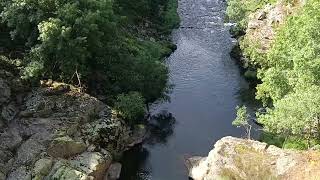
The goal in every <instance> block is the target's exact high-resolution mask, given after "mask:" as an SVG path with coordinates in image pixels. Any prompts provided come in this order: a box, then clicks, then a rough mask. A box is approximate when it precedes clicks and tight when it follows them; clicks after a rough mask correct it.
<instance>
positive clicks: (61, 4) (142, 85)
mask: <svg viewBox="0 0 320 180" xmlns="http://www.w3.org/2000/svg"><path fill="white" fill-rule="evenodd" d="M176 7H177V2H176V1H175V0H174V1H173V0H157V1H156V2H155V1H151V0H133V1H123V0H116V1H110V0H70V1H66V0H46V1H45V0H40V1H37V0H16V1H11V0H4V1H1V2H0V8H1V9H3V11H2V12H1V15H0V18H1V21H2V23H3V24H1V29H2V26H5V27H4V28H5V29H6V30H7V31H10V34H11V38H13V39H14V40H16V41H20V44H24V49H25V50H26V52H27V53H26V55H25V56H24V60H23V64H24V65H25V68H24V69H23V73H22V75H23V77H24V78H25V79H34V80H38V79H41V78H52V79H54V80H60V81H65V82H69V83H70V82H71V83H74V84H77V83H78V82H79V81H78V79H80V81H81V84H84V85H85V87H86V88H87V89H88V90H89V91H91V92H92V91H93V93H95V94H107V95H108V98H109V100H111V102H113V101H114V100H115V99H114V98H115V97H116V96H117V95H118V94H122V93H129V92H131V91H137V92H139V93H140V94H141V95H142V96H143V98H145V99H146V101H147V102H148V103H149V102H152V101H154V100H156V99H157V98H159V97H160V98H163V97H165V93H166V92H167V80H168V69H167V67H166V65H165V64H164V62H163V59H164V57H165V56H167V55H168V54H170V53H171V52H172V48H171V47H169V45H168V43H167V42H164V41H160V40H158V39H157V40H156V39H155V37H144V38H141V36H140V35H139V34H130V33H131V31H130V29H129V28H128V27H130V26H129V22H126V21H123V20H124V19H134V20H133V23H135V24H138V22H139V21H140V20H143V22H151V24H155V26H152V27H150V28H151V29H150V31H164V30H166V31H171V28H173V27H174V26H173V25H172V24H173V23H174V21H175V20H176V19H174V17H173V15H174V14H176ZM127 10H128V11H127ZM123 12H127V13H123ZM124 16H128V17H124ZM144 19H146V21H144ZM159 27H166V28H165V29H160V28H159ZM145 39H147V40H145ZM150 39H151V40H150ZM152 39H153V40H152ZM5 41H7V40H5Z"/></svg>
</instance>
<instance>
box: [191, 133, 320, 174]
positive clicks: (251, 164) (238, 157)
mask: <svg viewBox="0 0 320 180" xmlns="http://www.w3.org/2000/svg"><path fill="white" fill-rule="evenodd" d="M186 165H187V167H188V169H189V176H190V177H191V178H193V179H194V180H219V179H236V180H241V179H243V180H246V179H252V180H262V179H265V180H267V179H285V180H316V179H319V177H320V151H311V150H310V151H294V150H284V149H280V148H277V147H275V146H273V145H271V146H268V145H267V144H266V143H261V142H258V141H253V140H247V139H239V138H234V137H224V138H222V139H221V140H219V141H218V142H217V143H216V144H215V146H214V149H213V150H212V151H210V153H209V155H208V157H192V158H188V159H187V160H186Z"/></svg>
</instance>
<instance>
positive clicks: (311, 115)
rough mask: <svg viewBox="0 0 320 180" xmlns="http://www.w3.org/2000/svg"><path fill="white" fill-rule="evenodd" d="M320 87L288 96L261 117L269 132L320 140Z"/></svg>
mask: <svg viewBox="0 0 320 180" xmlns="http://www.w3.org/2000/svg"><path fill="white" fill-rule="evenodd" d="M319 92H320V87H319V86H311V87H307V88H303V89H299V90H296V92H294V93H290V94H288V95H286V96H285V97H284V98H282V99H281V100H278V101H276V102H275V104H274V108H269V109H268V110H267V114H263V115H259V116H258V121H259V122H260V123H262V124H263V125H264V129H265V130H266V131H268V132H272V133H276V134H283V135H287V136H288V135H291V136H298V137H303V138H305V139H307V140H308V141H309V140H310V139H313V138H317V139H318V140H320V93H319Z"/></svg>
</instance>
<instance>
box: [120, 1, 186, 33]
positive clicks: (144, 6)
mask: <svg viewBox="0 0 320 180" xmlns="http://www.w3.org/2000/svg"><path fill="white" fill-rule="evenodd" d="M115 3H116V11H117V12H118V13H119V14H121V15H124V16H126V17H127V18H128V21H129V22H131V23H133V24H136V25H137V24H139V23H145V24H148V25H147V26H151V27H156V29H158V30H159V32H160V33H164V34H168V33H170V32H171V30H172V29H173V28H177V27H178V25H179V22H180V18H179V15H178V13H177V8H178V1H177V0H131V1H127V0H116V1H115ZM145 24H142V25H145Z"/></svg>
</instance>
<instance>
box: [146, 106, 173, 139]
mask: <svg viewBox="0 0 320 180" xmlns="http://www.w3.org/2000/svg"><path fill="white" fill-rule="evenodd" d="M175 123H176V119H175V118H174V117H173V116H172V114H171V113H169V112H167V111H162V112H161V113H159V114H156V115H153V116H151V119H150V124H149V131H150V134H151V135H150V136H149V137H148V138H147V139H146V142H145V143H146V144H149V145H155V144H166V143H167V141H168V138H169V137H170V136H171V135H172V134H173V132H174V131H173V130H174V125H175Z"/></svg>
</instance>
